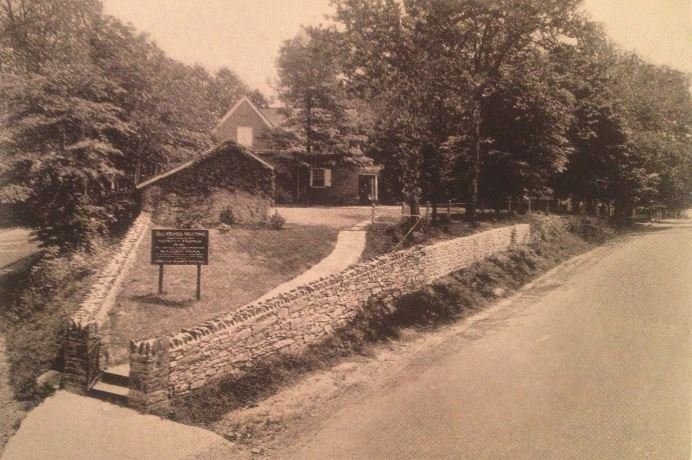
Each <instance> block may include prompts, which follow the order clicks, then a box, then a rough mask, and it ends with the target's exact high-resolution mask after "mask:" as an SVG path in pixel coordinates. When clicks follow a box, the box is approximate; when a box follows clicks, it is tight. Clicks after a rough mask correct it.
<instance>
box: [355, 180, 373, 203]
mask: <svg viewBox="0 0 692 460" xmlns="http://www.w3.org/2000/svg"><path fill="white" fill-rule="evenodd" d="M358 201H359V202H360V204H370V203H372V202H374V201H377V176H376V175H374V174H359V175H358Z"/></svg>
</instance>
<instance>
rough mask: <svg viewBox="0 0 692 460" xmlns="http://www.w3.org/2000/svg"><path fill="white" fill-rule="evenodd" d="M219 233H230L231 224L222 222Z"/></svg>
mask: <svg viewBox="0 0 692 460" xmlns="http://www.w3.org/2000/svg"><path fill="white" fill-rule="evenodd" d="M218 230H219V233H228V232H230V231H231V226H230V225H228V224H221V225H219V227H218Z"/></svg>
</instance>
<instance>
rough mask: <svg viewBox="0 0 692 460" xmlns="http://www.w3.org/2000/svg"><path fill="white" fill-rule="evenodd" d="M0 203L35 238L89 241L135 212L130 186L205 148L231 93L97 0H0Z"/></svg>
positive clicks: (230, 84)
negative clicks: (111, 13)
mask: <svg viewBox="0 0 692 460" xmlns="http://www.w3.org/2000/svg"><path fill="white" fill-rule="evenodd" d="M0 58H1V59H0V99H1V100H2V105H0V155H1V156H0V203H3V204H5V205H10V206H12V207H13V209H14V210H15V211H16V212H15V214H16V220H17V222H16V223H19V224H23V225H28V226H30V227H32V228H34V229H36V230H37V234H38V236H39V238H40V240H41V241H42V243H44V244H46V245H57V246H60V247H62V248H63V249H70V248H75V247H89V246H90V245H91V244H93V241H95V239H97V238H99V237H100V236H107V235H109V234H112V233H113V232H117V231H119V230H120V229H123V228H126V227H127V225H128V224H129V221H130V220H131V219H132V217H133V216H134V214H136V212H137V209H136V203H135V196H134V194H133V185H134V183H135V182H136V181H138V180H140V179H141V177H142V176H143V175H146V174H153V173H154V172H156V171H157V170H159V169H161V168H164V167H166V165H168V164H170V163H177V162H180V161H182V160H185V159H188V158H190V157H191V156H193V155H195V154H198V153H199V152H200V151H202V150H204V149H206V148H207V147H209V146H210V145H211V142H212V139H211V137H210V131H211V128H212V127H213V125H214V123H216V121H217V120H218V119H219V118H220V117H221V116H222V115H223V114H224V113H225V112H226V111H227V110H228V108H229V107H230V106H231V104H232V103H234V102H236V100H237V99H238V98H239V97H240V96H242V95H248V96H249V97H251V98H253V100H254V101H255V102H257V103H259V104H262V103H266V101H264V98H263V97H262V95H261V94H260V93H259V92H258V91H256V90H254V91H253V90H252V89H251V88H249V87H248V86H247V85H246V84H245V83H244V82H243V81H242V80H240V78H239V77H238V76H237V75H236V74H235V73H233V72H232V71H231V70H229V69H220V70H219V71H217V72H216V73H215V74H214V75H211V74H209V72H207V71H206V70H205V69H204V68H202V67H200V66H189V65H185V64H182V63H180V62H177V61H175V60H173V59H171V58H169V57H167V56H166V54H165V53H164V52H163V51H162V50H161V49H159V48H158V47H157V46H156V45H155V44H154V43H153V42H152V41H151V40H149V39H148V38H147V37H146V35H144V34H141V33H138V32H137V31H136V30H134V29H133V28H132V27H131V26H129V25H125V24H123V23H122V22H120V21H119V20H118V19H116V18H113V17H110V16H107V15H105V14H104V13H103V11H102V6H101V3H100V2H99V1H97V0H6V1H3V2H2V3H0Z"/></svg>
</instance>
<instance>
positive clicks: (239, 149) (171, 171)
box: [135, 141, 274, 190]
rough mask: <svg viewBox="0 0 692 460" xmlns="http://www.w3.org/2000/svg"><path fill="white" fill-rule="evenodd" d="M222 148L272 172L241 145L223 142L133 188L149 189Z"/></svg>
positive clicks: (221, 150) (268, 166)
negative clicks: (253, 161) (235, 152)
mask: <svg viewBox="0 0 692 460" xmlns="http://www.w3.org/2000/svg"><path fill="white" fill-rule="evenodd" d="M224 147H234V148H235V149H236V151H237V152H239V153H241V154H243V155H245V156H247V157H249V158H252V159H253V160H255V161H257V162H259V163H260V164H261V165H262V166H264V167H265V168H267V169H269V170H271V171H274V167H273V166H272V165H270V164H269V163H267V162H266V161H264V160H263V159H261V158H260V157H258V156H257V155H255V154H254V153H252V152H251V151H250V150H248V149H246V148H245V147H243V146H242V145H239V144H236V143H235V142H233V141H224V142H222V143H220V144H219V145H217V146H215V147H212V148H210V149H209V150H206V151H204V152H203V153H201V154H199V155H197V156H196V157H195V158H193V159H192V160H190V161H186V162H185V163H183V164H181V165H178V166H176V167H174V168H172V169H169V170H168V171H166V172H164V173H161V174H159V175H158V176H154V177H152V178H151V179H147V180H145V181H144V182H140V183H139V184H137V185H136V186H135V188H136V189H137V190H142V189H144V188H146V187H149V186H150V185H152V184H155V183H156V182H158V181H160V180H162V179H165V178H166V177H169V176H172V175H174V174H176V173H178V172H180V171H182V170H184V169H187V168H189V167H190V166H192V165H194V164H196V163H199V162H200V161H202V160H204V159H205V158H209V157H211V156H213V155H216V154H218V153H222V152H223V149H224Z"/></svg>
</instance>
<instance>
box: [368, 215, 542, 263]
mask: <svg viewBox="0 0 692 460" xmlns="http://www.w3.org/2000/svg"><path fill="white" fill-rule="evenodd" d="M461 217H463V216H460V218H459V219H457V218H454V219H452V220H451V221H450V220H446V219H445V218H446V216H444V215H442V216H441V217H440V219H444V220H441V221H440V222H438V223H435V224H431V223H425V222H420V223H419V224H417V225H416V226H415V227H414V228H413V231H411V232H409V230H410V229H411V225H410V223H409V222H408V221H407V220H405V221H401V222H399V223H387V222H384V223H383V222H378V223H376V224H374V225H370V226H369V227H368V231H367V234H366V236H365V249H364V250H363V254H362V255H361V260H363V261H367V260H370V259H372V258H374V257H377V256H380V255H382V254H386V253H388V252H391V251H393V250H396V249H405V248H409V247H411V246H415V245H417V244H433V243H435V242H438V241H443V240H449V239H452V238H459V237H462V236H469V235H472V234H474V233H479V232H484V231H486V230H491V229H493V228H497V227H504V226H506V225H513V224H518V223H522V222H528V218H526V217H524V216H510V215H508V214H484V215H479V216H478V217H479V222H478V224H477V225H471V224H469V223H468V222H464V221H463V219H461Z"/></svg>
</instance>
